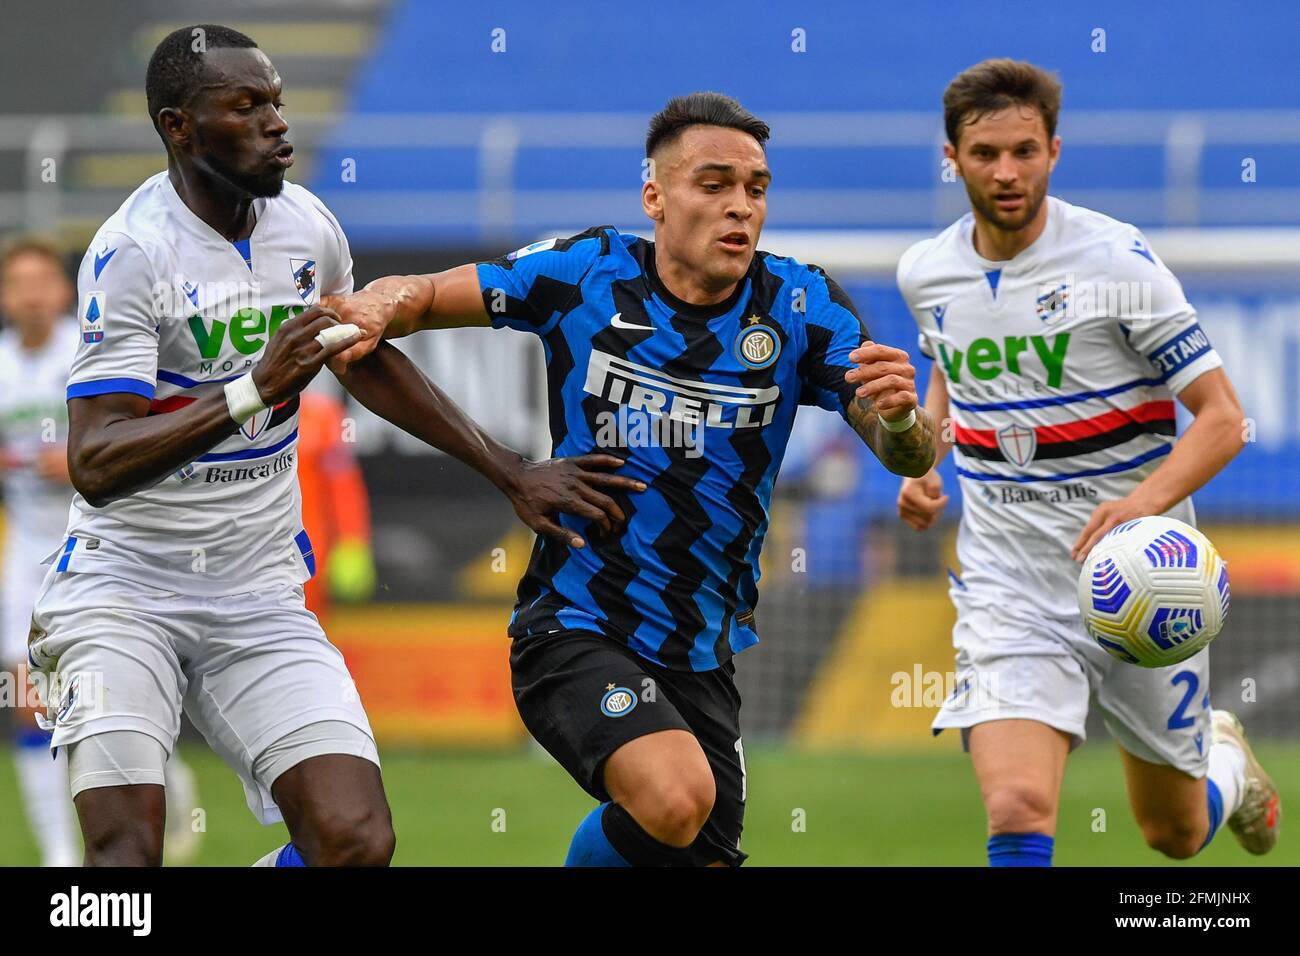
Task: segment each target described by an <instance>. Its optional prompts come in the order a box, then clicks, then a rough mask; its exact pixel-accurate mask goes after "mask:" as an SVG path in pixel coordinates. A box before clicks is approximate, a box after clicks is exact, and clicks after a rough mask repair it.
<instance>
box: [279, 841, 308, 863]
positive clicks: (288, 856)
mask: <svg viewBox="0 0 1300 956" xmlns="http://www.w3.org/2000/svg"><path fill="white" fill-rule="evenodd" d="M275 865H276V866H306V865H307V863H306V861H305V860H303V858H302V854H301V853H299V852H298V848H297V847H296V846H294V845H293V844H292V843H286V844H285V845H284V846H282V847H280V855H279V856H277V857H276V858H275Z"/></svg>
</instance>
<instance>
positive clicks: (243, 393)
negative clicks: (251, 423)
mask: <svg viewBox="0 0 1300 956" xmlns="http://www.w3.org/2000/svg"><path fill="white" fill-rule="evenodd" d="M226 408H228V409H230V417H231V418H233V419H234V420H235V421H236V422H238V423H239V424H240V425H242V424H244V422H246V421H248V420H249V419H250V418H252V417H253V416H254V415H256V414H257V413H258V412H260V411H264V410H265V409H266V404H265V403H264V402H263V401H262V396H261V395H259V394H257V384H256V383H255V382H254V381H253V373H252V372H247V373H245V374H244V375H241V376H239V378H237V379H235V380H234V381H233V382H227V383H226Z"/></svg>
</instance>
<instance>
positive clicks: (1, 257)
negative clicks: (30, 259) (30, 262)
mask: <svg viewBox="0 0 1300 956" xmlns="http://www.w3.org/2000/svg"><path fill="white" fill-rule="evenodd" d="M22 256H40V257H41V258H42V259H47V260H49V261H50V262H52V263H54V265H55V266H56V267H58V269H59V271H60V272H65V270H66V269H67V267H68V261H67V259H66V258H65V257H64V255H63V250H62V249H60V248H59V245H58V243H56V242H55V241H54V240H53V239H51V238H49V237H48V236H37V235H25V236H14V237H13V238H11V239H9V240H7V241H6V242H5V243H4V245H3V246H0V275H2V274H3V273H4V272H5V271H6V270H8V268H9V267H10V266H11V265H13V263H14V260H15V259H18V258H20V257H22ZM65 274H66V272H65Z"/></svg>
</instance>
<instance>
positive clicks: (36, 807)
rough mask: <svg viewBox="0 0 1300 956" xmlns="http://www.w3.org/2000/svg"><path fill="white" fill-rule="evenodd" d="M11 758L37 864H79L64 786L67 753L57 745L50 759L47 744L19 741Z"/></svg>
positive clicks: (72, 817) (77, 842)
mask: <svg viewBox="0 0 1300 956" xmlns="http://www.w3.org/2000/svg"><path fill="white" fill-rule="evenodd" d="M14 762H15V763H16V764H17V766H18V782H19V785H20V787H21V789H22V793H23V802H24V803H25V804H26V807H27V821H28V823H29V824H30V825H31V828H32V836H34V837H35V838H36V845H37V847H39V848H40V851H41V865H42V866H80V865H81V841H80V840H79V839H78V838H77V824H76V811H75V810H74V809H73V808H72V796H71V794H70V793H69V790H68V756H67V753H66V752H65V751H64V750H63V749H62V748H60V750H59V757H58V759H57V760H51V759H50V750H49V747H45V746H40V747H36V746H28V745H25V744H20V745H19V746H17V747H15V748H14Z"/></svg>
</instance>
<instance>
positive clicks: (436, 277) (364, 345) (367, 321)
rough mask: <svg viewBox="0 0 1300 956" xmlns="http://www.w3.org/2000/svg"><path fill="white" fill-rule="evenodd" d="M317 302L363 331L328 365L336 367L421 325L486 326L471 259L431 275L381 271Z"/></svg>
mask: <svg viewBox="0 0 1300 956" xmlns="http://www.w3.org/2000/svg"><path fill="white" fill-rule="evenodd" d="M321 304H322V305H325V306H327V307H329V308H332V309H334V310H335V311H336V312H338V314H339V319H340V321H342V322H350V323H352V324H353V325H355V326H357V327H358V328H360V329H361V330H362V332H363V333H364V334H365V338H364V339H363V340H361V341H359V342H357V344H356V345H354V346H353V347H352V348H351V349H349V350H347V351H346V352H344V353H343V354H342V355H341V356H340V358H339V360H338V361H337V362H335V363H333V364H332V365H331V368H332V369H333V370H334V371H336V372H337V371H339V370H340V369H341V368H342V367H343V366H345V365H347V364H349V363H351V362H355V361H358V360H359V359H361V358H362V357H364V356H365V355H368V354H369V353H370V352H371V351H372V350H373V349H374V347H375V345H376V344H377V343H378V342H379V341H380V340H381V339H397V338H402V337H403V336H406V335H410V334H411V333H413V332H418V331H420V330H422V329H455V328H463V327H466V326H487V325H491V321H490V320H489V318H488V313H487V308H486V307H485V306H484V304H483V295H482V293H481V292H480V291H479V284H478V272H477V270H476V268H475V266H474V265H473V264H472V263H471V264H468V265H463V266H457V267H456V268H454V269H448V270H447V271H445V272H436V273H432V274H430V275H411V276H385V277H384V278H382V279H376V280H375V281H374V282H371V283H370V284H369V285H367V286H366V287H365V288H364V289H362V290H360V291H359V292H353V293H350V294H348V295H327V296H324V297H323V298H322V299H321Z"/></svg>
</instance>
